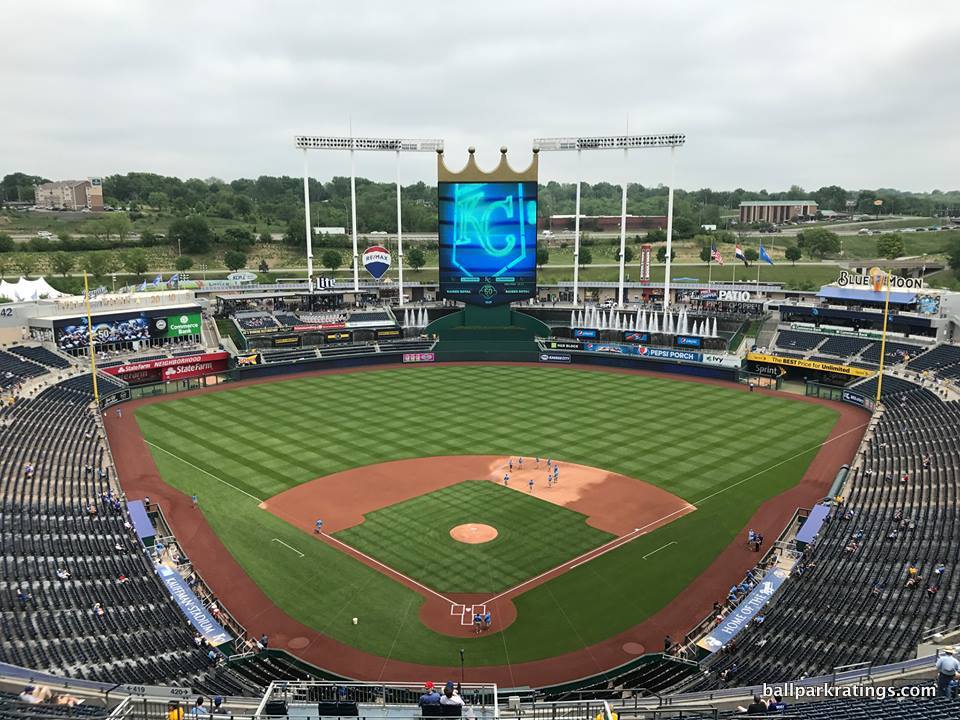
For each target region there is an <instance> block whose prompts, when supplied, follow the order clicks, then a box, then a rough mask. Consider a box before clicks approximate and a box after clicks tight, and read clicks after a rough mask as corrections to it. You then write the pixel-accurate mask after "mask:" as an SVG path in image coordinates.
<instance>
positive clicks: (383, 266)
mask: <svg viewBox="0 0 960 720" xmlns="http://www.w3.org/2000/svg"><path fill="white" fill-rule="evenodd" d="M362 260H363V267H364V269H365V270H366V271H367V272H368V273H370V274H371V275H372V276H373V278H374V280H379V279H380V278H382V277H383V276H384V275H385V274H386V272H387V270H389V269H390V251H389V250H387V249H386V248H385V247H382V246H380V245H372V246H371V247H368V248H367V249H366V250H364V251H363V256H362Z"/></svg>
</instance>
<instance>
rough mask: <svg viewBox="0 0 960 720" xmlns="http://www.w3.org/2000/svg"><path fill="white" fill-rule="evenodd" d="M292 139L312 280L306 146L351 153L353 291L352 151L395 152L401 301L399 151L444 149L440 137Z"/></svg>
mask: <svg viewBox="0 0 960 720" xmlns="http://www.w3.org/2000/svg"><path fill="white" fill-rule="evenodd" d="M294 143H295V144H296V146H297V147H298V148H300V149H301V150H303V214H304V219H305V221H306V235H307V280H308V282H310V283H311V285H312V283H313V224H312V222H311V220H310V175H309V168H308V166H307V152H308V151H309V150H338V151H346V152H349V153H350V232H351V235H352V237H353V291H354V292H359V291H360V255H359V253H358V251H357V177H356V169H355V166H354V153H355V152H357V151H367V152H392V153H396V156H397V256H398V257H397V270H398V273H399V278H398V279H399V286H400V287H399V301H400V304H401V305H403V223H402V216H401V212H400V153H402V152H436V151H437V150H442V149H443V140H440V139H405V138H360V137H330V136H324V135H296V136H295V137H294Z"/></svg>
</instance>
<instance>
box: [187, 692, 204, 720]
mask: <svg viewBox="0 0 960 720" xmlns="http://www.w3.org/2000/svg"><path fill="white" fill-rule="evenodd" d="M208 714H209V713H208V712H207V709H206V708H205V707H204V706H203V696H202V695H201V696H199V697H197V701H196V702H195V703H194V705H193V707H192V708H191V709H190V717H193V718H198V717H203V716H204V715H208Z"/></svg>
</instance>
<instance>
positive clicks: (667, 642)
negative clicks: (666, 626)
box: [663, 635, 673, 653]
mask: <svg viewBox="0 0 960 720" xmlns="http://www.w3.org/2000/svg"><path fill="white" fill-rule="evenodd" d="M672 647H673V638H671V637H670V636H669V635H667V636H666V637H665V638H663V652H665V653H669V652H670V648H672Z"/></svg>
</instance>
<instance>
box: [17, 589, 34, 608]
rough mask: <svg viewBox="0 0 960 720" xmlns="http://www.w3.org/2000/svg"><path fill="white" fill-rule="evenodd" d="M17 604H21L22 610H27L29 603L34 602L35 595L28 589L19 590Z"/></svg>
mask: <svg viewBox="0 0 960 720" xmlns="http://www.w3.org/2000/svg"><path fill="white" fill-rule="evenodd" d="M17 602H18V603H20V609H21V610H26V609H27V603H29V602H33V593H32V592H30V591H29V590H27V589H26V588H17Z"/></svg>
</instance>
